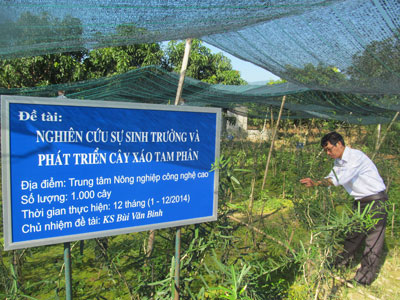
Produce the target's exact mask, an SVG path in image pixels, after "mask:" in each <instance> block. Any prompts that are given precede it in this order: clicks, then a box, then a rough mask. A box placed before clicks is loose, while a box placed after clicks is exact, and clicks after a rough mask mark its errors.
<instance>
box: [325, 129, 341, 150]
mask: <svg viewBox="0 0 400 300" xmlns="http://www.w3.org/2000/svg"><path fill="white" fill-rule="evenodd" d="M328 142H329V143H331V145H333V146H336V144H337V142H341V143H342V145H343V146H345V144H344V140H343V137H342V136H341V135H340V134H339V133H337V132H336V131H332V132H329V133H328V134H325V135H324V136H323V137H322V139H321V147H325V146H326V145H327V144H328Z"/></svg>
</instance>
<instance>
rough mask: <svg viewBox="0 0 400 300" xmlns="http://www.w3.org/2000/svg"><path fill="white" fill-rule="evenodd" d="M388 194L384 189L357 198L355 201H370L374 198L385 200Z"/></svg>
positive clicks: (374, 199)
mask: <svg viewBox="0 0 400 300" xmlns="http://www.w3.org/2000/svg"><path fill="white" fill-rule="evenodd" d="M387 199H388V196H387V194H386V192H385V191H382V192H379V193H378V194H374V195H370V196H367V197H364V198H361V199H358V200H357V201H360V202H370V201H376V200H387Z"/></svg>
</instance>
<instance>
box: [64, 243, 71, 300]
mask: <svg viewBox="0 0 400 300" xmlns="http://www.w3.org/2000/svg"><path fill="white" fill-rule="evenodd" d="M64 265H65V299H66V300H72V271H71V244H70V243H69V242H67V243H64Z"/></svg>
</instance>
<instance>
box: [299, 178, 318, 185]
mask: <svg viewBox="0 0 400 300" xmlns="http://www.w3.org/2000/svg"><path fill="white" fill-rule="evenodd" d="M300 183H302V184H304V185H305V186H306V187H312V186H316V185H318V184H317V182H315V181H314V180H312V179H311V178H303V179H300Z"/></svg>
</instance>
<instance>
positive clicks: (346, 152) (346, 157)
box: [337, 147, 350, 164]
mask: <svg viewBox="0 0 400 300" xmlns="http://www.w3.org/2000/svg"><path fill="white" fill-rule="evenodd" d="M349 155H350V148H349V147H344V151H343V154H342V158H338V159H337V162H338V163H339V164H343V163H345V162H348V160H349Z"/></svg>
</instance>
